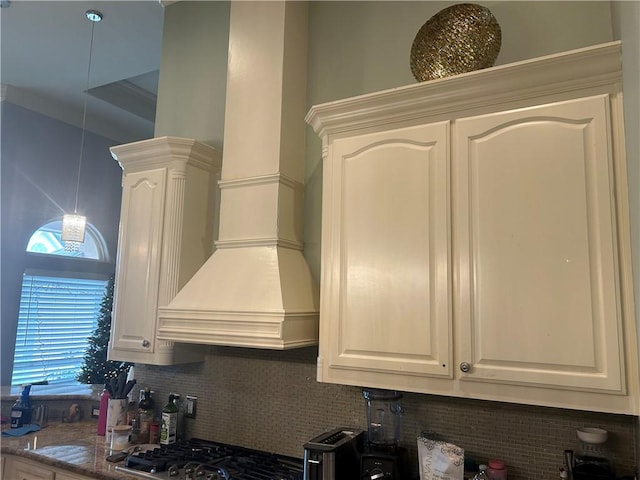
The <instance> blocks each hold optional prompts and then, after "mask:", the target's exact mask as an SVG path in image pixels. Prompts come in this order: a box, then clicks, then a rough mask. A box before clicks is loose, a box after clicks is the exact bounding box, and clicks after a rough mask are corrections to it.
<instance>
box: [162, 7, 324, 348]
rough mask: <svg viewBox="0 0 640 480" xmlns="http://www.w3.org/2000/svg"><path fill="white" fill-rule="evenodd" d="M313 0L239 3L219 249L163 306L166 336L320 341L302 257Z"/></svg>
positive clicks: (286, 344)
mask: <svg viewBox="0 0 640 480" xmlns="http://www.w3.org/2000/svg"><path fill="white" fill-rule="evenodd" d="M306 55H307V4H306V2H244V1H242V2H234V3H232V6H231V17H230V33H229V60H228V61H229V64H228V74H227V98H226V109H225V132H224V146H223V157H222V174H221V180H220V182H219V187H220V225H219V238H218V241H217V242H216V250H215V251H214V253H213V255H212V256H211V257H210V258H209V259H208V261H207V262H206V263H205V264H204V265H203V266H202V267H201V268H200V270H199V271H198V272H196V274H195V275H194V276H193V277H192V279H191V280H190V281H189V282H187V283H186V285H185V286H184V287H183V288H182V289H181V290H180V291H179V292H178V293H177V295H176V296H175V297H174V298H173V300H172V301H171V302H170V303H169V304H168V305H167V306H164V307H160V308H159V309H158V338H159V339H162V340H170V341H175V342H186V343H197V344H210V345H231V346H245V347H256V348H271V349H287V348H295V347H302V346H308V345H315V344H317V341H318V311H319V308H318V304H319V302H318V300H319V293H318V288H317V286H316V285H315V284H314V281H313V278H312V276H311V273H310V271H309V267H308V265H307V263H306V261H305V259H304V256H303V254H302V248H303V245H302V210H303V205H302V201H303V190H304V184H303V182H304V137H305V123H304V116H305V113H306V100H305V99H306Z"/></svg>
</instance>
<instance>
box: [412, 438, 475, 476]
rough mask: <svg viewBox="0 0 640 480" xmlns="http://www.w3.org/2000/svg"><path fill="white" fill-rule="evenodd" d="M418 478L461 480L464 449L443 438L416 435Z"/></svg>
mask: <svg viewBox="0 0 640 480" xmlns="http://www.w3.org/2000/svg"><path fill="white" fill-rule="evenodd" d="M418 459H419V461H420V480H462V479H463V477H464V449H463V448H460V447H458V446H456V445H454V444H452V443H447V442H445V441H443V440H436V439H433V438H428V437H424V436H420V437H418Z"/></svg>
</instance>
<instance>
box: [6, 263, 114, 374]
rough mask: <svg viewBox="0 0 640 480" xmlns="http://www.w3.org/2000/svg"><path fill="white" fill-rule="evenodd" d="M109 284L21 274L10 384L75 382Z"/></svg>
mask: <svg viewBox="0 0 640 480" xmlns="http://www.w3.org/2000/svg"><path fill="white" fill-rule="evenodd" d="M106 284H107V281H106V280H96V279H83V278H67V277H55V276H46V275H29V274H25V275H24V276H23V281H22V295H21V299H20V313H19V316H18V330H17V334H16V348H15V356H14V364H13V375H12V379H11V384H12V385H22V384H28V383H32V382H37V381H39V380H48V381H49V383H50V384H56V383H64V382H75V375H76V373H77V372H78V370H79V368H80V367H81V366H82V363H83V360H84V358H83V357H84V353H85V351H86V348H87V345H88V343H87V338H88V337H89V336H90V335H91V334H92V333H93V332H94V330H95V328H96V325H97V321H98V315H99V313H100V305H101V303H102V298H103V296H104V293H105V287H106Z"/></svg>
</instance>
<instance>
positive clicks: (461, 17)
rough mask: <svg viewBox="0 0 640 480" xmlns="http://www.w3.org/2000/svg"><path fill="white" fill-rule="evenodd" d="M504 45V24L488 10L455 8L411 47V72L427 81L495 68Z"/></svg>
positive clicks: (428, 24)
mask: <svg viewBox="0 0 640 480" xmlns="http://www.w3.org/2000/svg"><path fill="white" fill-rule="evenodd" d="M501 43H502V32H501V30H500V25H498V22H497V20H496V19H495V17H494V16H493V14H492V13H491V11H490V10H489V9H488V8H486V7H483V6H481V5H476V4H473V3H461V4H457V5H452V6H451V7H448V8H445V9H444V10H441V11H440V12H438V13H436V14H435V15H434V16H433V17H431V18H430V19H429V20H428V21H427V22H426V23H425V24H424V25H423V26H422V27H421V28H420V30H419V31H418V33H417V35H416V38H415V39H414V40H413V45H412V46H411V72H412V73H413V76H414V77H415V78H416V80H418V81H419V82H423V81H426V80H433V79H436V78H442V77H448V76H451V75H458V74H460V73H465V72H471V71H473V70H479V69H481V68H487V67H491V66H493V64H494V62H495V61H496V58H497V57H498V53H500V46H501Z"/></svg>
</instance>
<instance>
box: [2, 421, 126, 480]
mask: <svg viewBox="0 0 640 480" xmlns="http://www.w3.org/2000/svg"><path fill="white" fill-rule="evenodd" d="M4 429H5V427H3V430H4ZM0 442H1V443H0V452H1V453H2V455H3V456H4V455H17V456H19V457H24V458H29V459H31V460H35V461H37V462H41V463H43V464H46V465H50V466H52V467H56V468H61V469H63V470H67V471H69V472H73V473H77V474H79V475H85V476H88V477H90V478H95V479H100V480H113V479H118V480H134V479H135V478H136V477H132V476H129V475H124V474H122V473H121V472H117V471H115V466H116V465H123V462H119V463H110V462H107V461H106V460H105V458H106V457H107V455H109V447H108V445H106V446H105V437H103V436H100V435H96V422H95V421H86V422H78V423H57V424H49V425H48V426H47V427H45V428H43V429H41V430H40V431H38V432H33V433H29V434H27V435H24V436H22V437H2V440H0ZM27 443H29V445H30V447H31V450H25V448H26V447H27ZM34 447H35V448H34ZM105 447H106V448H105Z"/></svg>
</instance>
